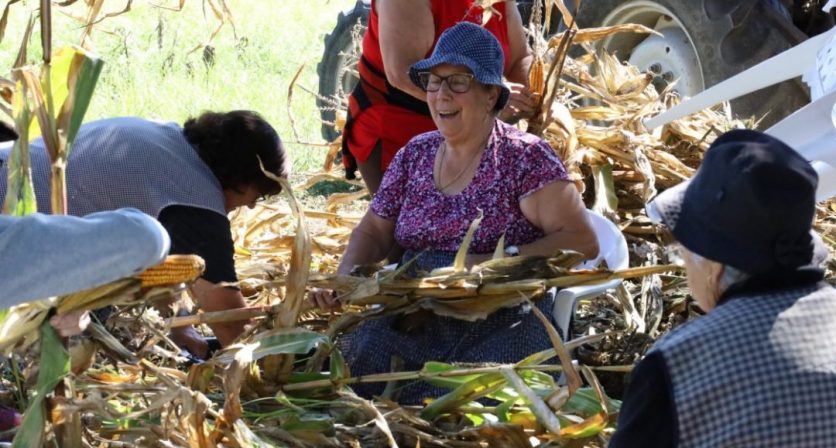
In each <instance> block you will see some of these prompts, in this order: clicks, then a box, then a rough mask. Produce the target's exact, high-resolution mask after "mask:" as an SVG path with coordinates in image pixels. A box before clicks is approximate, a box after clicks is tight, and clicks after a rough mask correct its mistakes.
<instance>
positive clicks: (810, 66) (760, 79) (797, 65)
mask: <svg viewBox="0 0 836 448" xmlns="http://www.w3.org/2000/svg"><path fill="white" fill-rule="evenodd" d="M834 6H836V0H832V1H831V2H830V3H828V4H827V6H825V10H826V11H827V10H829V9H830V8H831V7H834ZM796 76H802V80H803V81H804V82H805V83H807V85H808V86H810V97H811V99H812V103H810V104H808V105H807V106H805V107H803V108H802V109H800V110H798V111H796V112H795V113H793V114H792V115H790V116H788V117H786V118H784V119H783V120H781V121H780V122H778V123H776V124H775V125H773V126H772V127H771V128H769V129H767V130H766V131H765V132H766V133H767V134H769V135H772V136H773V137H775V138H778V139H780V140H781V141H783V142H785V143H786V144H787V145H789V146H790V147H792V148H793V149H795V150H796V151H798V152H799V153H800V154H801V155H802V156H804V157H805V158H806V159H807V160H809V161H810V162H811V164H812V165H813V168H814V169H815V170H816V172H817V173H818V174H819V186H818V189H817V190H816V199H817V200H819V201H822V200H825V199H829V198H831V197H833V196H836V28H833V29H831V30H830V31H828V32H826V33H823V34H820V35H818V36H816V37H813V38H811V39H808V40H807V41H805V42H803V43H801V44H800V45H797V46H795V47H793V48H791V49H789V50H787V51H784V52H783V53H781V54H778V55H776V56H774V57H772V58H770V59H767V60H766V61H763V62H761V63H760V64H758V65H756V66H754V67H752V68H750V69H748V70H746V71H744V72H742V73H740V74H738V75H736V76H733V77H731V78H729V79H727V80H725V81H723V82H721V83H719V84H717V85H715V86H714V87H712V88H710V89H708V90H706V91H704V92H702V93H700V94H699V95H697V96H695V97H693V98H691V99H689V100H686V101H684V102H682V103H681V104H679V105H677V106H675V107H672V108H671V109H670V110H668V111H666V112H664V113H662V114H661V115H659V116H657V117H654V118H651V119H649V120H647V121H645V123H644V124H645V126H646V127H647V128H648V129H654V128H656V127H659V126H662V125H665V124H667V123H670V122H671V121H673V120H677V119H679V118H682V117H684V116H686V115H690V114H692V113H694V112H697V111H699V110H702V109H704V108H706V107H711V106H713V105H715V104H717V103H719V102H721V101H728V100H731V99H734V98H737V97H739V96H742V95H745V94H747V93H750V92H754V91H755V90H758V89H761V88H763V87H767V86H770V85H772V84H776V83H779V82H781V81H785V80H787V79H790V78H794V77H796Z"/></svg>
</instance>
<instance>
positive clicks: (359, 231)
mask: <svg viewBox="0 0 836 448" xmlns="http://www.w3.org/2000/svg"><path fill="white" fill-rule="evenodd" d="M394 246H395V222H394V221H390V220H388V219H384V218H381V217H380V216H378V215H377V214H376V213H374V212H373V211H371V210H369V211H367V212H366V214H365V216H363V219H362V220H360V223H359V224H357V227H355V228H354V230H353V231H352V232H351V238H350V239H349V240H348V247H347V248H346V250H345V254H343V258H342V261H340V266H339V267H338V268H337V274H343V275H348V274H350V273H351V270H352V269H354V266H357V265H361V264H368V263H377V262H378V261H381V260H383V259H384V258H386V256H387V255H389V251H391V250H392V248H393V247H394Z"/></svg>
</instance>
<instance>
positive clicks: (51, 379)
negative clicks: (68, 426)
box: [12, 320, 70, 448]
mask: <svg viewBox="0 0 836 448" xmlns="http://www.w3.org/2000/svg"><path fill="white" fill-rule="evenodd" d="M40 332H41V359H40V363H39V370H38V383H37V386H36V391H37V392H36V394H35V396H34V397H33V398H32V399H31V400H30V401H29V406H28V407H27V408H26V412H25V413H24V414H23V422H22V423H21V425H20V428H18V431H17V434H16V435H15V439H14V442H13V444H12V447H13V448H25V447H31V446H44V444H43V435H44V434H46V429H45V425H46V408H45V404H46V403H45V402H44V400H45V399H46V396H47V395H48V394H49V393H51V392H52V391H53V390H54V389H55V386H56V385H58V383H59V382H61V380H62V379H63V378H64V376H66V375H67V374H68V373H69V372H70V355H69V353H67V350H66V349H65V348H64V344H63V343H62V342H61V339H60V338H59V337H58V335H57V334H56V333H55V330H53V328H52V325H51V324H50V323H49V321H48V320H45V321H44V322H43V323H42V324H41V329H40Z"/></svg>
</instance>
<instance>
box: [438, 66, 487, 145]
mask: <svg viewBox="0 0 836 448" xmlns="http://www.w3.org/2000/svg"><path fill="white" fill-rule="evenodd" d="M430 73H432V74H434V75H436V76H439V77H442V78H443V77H448V76H450V75H453V74H457V73H467V74H469V73H470V70H468V68H467V67H465V66H463V65H450V64H442V65H439V66H436V67H433V68H432V69H431V70H430ZM498 97H499V88H498V87H495V86H485V85H482V84H480V83H479V82H478V81H476V80H475V79H474V80H473V81H471V86H470V89H469V90H468V91H467V92H464V93H456V92H453V91H452V90H450V86H449V85H448V82H447V81H445V82H442V83H441V88H440V89H438V91H436V92H430V91H428V92H427V104H428V105H429V107H430V114H431V115H432V118H433V121H434V122H435V125H436V126H437V127H438V130H439V131H440V132H441V135H443V136H444V138H445V139H446V140H447V141H448V142H449V143H451V144H457V143H465V142H467V141H469V140H472V139H481V138H483V135H484V128H485V125H492V124H493V120H494V113H493V108H494V105H495V104H496V100H497V98H498Z"/></svg>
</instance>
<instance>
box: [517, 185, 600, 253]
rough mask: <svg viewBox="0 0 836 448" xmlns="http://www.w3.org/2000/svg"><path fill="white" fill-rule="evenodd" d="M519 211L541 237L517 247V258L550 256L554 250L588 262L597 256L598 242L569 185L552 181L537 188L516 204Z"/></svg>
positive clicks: (581, 201)
mask: <svg viewBox="0 0 836 448" xmlns="http://www.w3.org/2000/svg"><path fill="white" fill-rule="evenodd" d="M520 209H522V212H523V215H525V217H526V219H528V221H529V222H531V223H532V224H533V225H534V226H535V227H537V228H539V229H541V230H542V231H543V233H545V236H543V238H540V239H539V240H537V241H534V242H532V243H530V244H525V245H523V246H519V249H520V254H521V255H554V253H555V252H556V251H557V250H560V249H571V250H576V251H578V252H580V253H582V254H584V255H586V256H587V257H588V258H590V259H592V258H595V257H597V256H598V238H597V237H596V236H595V230H594V229H593V228H592V223H591V222H590V221H589V217H588V216H587V212H586V207H585V206H584V204H583V200H582V199H581V195H580V193H578V189H577V188H575V184H573V183H572V182H565V181H556V182H552V183H550V184H548V185H546V186H544V187H543V188H540V189H539V190H537V191H535V192H534V193H531V194H530V195H528V196H526V197H525V198H524V199H523V200H522V201H521V202H520Z"/></svg>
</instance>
